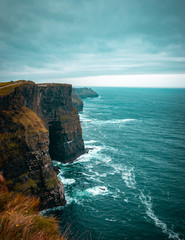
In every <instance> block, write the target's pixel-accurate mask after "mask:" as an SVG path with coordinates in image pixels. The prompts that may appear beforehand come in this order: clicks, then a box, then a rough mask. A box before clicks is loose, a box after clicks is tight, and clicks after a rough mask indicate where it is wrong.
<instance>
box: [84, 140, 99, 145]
mask: <svg viewBox="0 0 185 240" xmlns="http://www.w3.org/2000/svg"><path fill="white" fill-rule="evenodd" d="M96 142H97V141H96V140H89V141H84V143H85V144H92V143H96Z"/></svg>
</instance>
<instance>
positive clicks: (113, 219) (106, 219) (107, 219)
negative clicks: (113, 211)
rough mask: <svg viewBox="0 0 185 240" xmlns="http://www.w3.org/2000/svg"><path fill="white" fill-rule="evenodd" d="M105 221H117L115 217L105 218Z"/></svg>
mask: <svg viewBox="0 0 185 240" xmlns="http://www.w3.org/2000/svg"><path fill="white" fill-rule="evenodd" d="M105 221H109V222H117V220H116V219H115V218H105Z"/></svg>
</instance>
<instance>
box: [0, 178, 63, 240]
mask: <svg viewBox="0 0 185 240" xmlns="http://www.w3.org/2000/svg"><path fill="white" fill-rule="evenodd" d="M38 206H39V199H36V198H34V197H31V196H24V195H22V194H16V193H14V192H9V191H8V189H7V188H6V183H5V180H4V178H3V177H2V175H1V174H0V239H6V240H23V239H24V240H67V238H66V237H65V234H64V236H60V231H59V227H58V223H57V221H56V219H54V218H52V217H43V216H41V215H39V211H38Z"/></svg>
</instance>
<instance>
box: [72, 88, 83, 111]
mask: <svg viewBox="0 0 185 240" xmlns="http://www.w3.org/2000/svg"><path fill="white" fill-rule="evenodd" d="M72 103H73V106H74V107H75V108H76V109H77V110H78V111H79V112H80V111H83V101H82V99H80V98H79V97H78V95H77V94H76V93H75V89H74V88H73V90H72Z"/></svg>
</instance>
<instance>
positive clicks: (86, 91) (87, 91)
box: [75, 87, 98, 98]
mask: <svg viewBox="0 0 185 240" xmlns="http://www.w3.org/2000/svg"><path fill="white" fill-rule="evenodd" d="M75 93H76V94H77V95H78V97H79V98H88V97H98V94H97V93H96V92H95V91H93V90H92V89H91V88H86V87H84V88H75Z"/></svg>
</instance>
